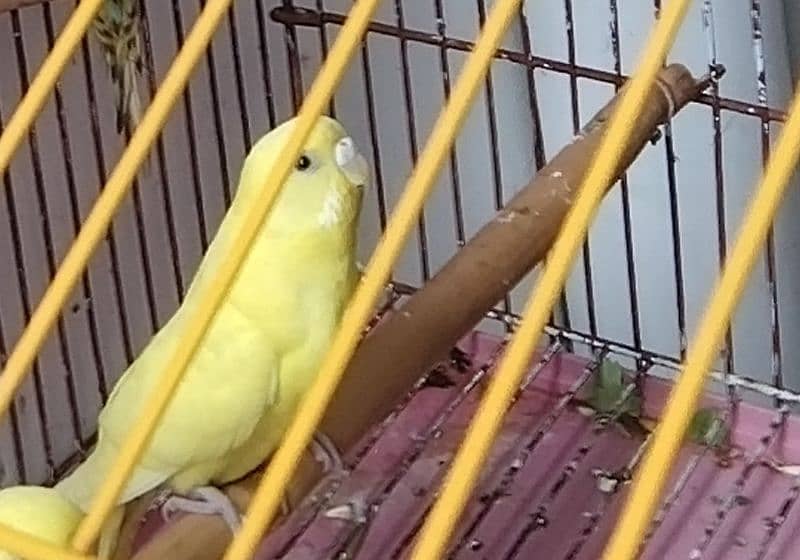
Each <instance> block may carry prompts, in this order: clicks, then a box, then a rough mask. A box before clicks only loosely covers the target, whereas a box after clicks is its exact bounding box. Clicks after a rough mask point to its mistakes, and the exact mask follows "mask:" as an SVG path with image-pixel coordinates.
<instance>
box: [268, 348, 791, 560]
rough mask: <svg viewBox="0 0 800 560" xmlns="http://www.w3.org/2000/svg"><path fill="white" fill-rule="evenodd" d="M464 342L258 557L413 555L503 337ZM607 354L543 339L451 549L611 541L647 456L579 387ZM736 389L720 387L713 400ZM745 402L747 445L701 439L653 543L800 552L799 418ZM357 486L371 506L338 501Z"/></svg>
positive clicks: (513, 549) (476, 552) (648, 385)
mask: <svg viewBox="0 0 800 560" xmlns="http://www.w3.org/2000/svg"><path fill="white" fill-rule="evenodd" d="M460 348H461V349H462V350H463V351H465V352H466V353H467V354H468V355H469V356H470V358H471V361H472V365H471V366H470V367H468V368H461V369H462V371H459V370H458V369H456V368H453V369H449V370H444V369H442V370H440V371H438V372H437V373H436V374H435V375H434V376H433V377H432V378H430V377H429V381H428V382H427V383H426V384H425V385H423V386H421V387H420V388H419V389H418V390H417V391H415V392H414V393H413V394H412V395H411V396H410V397H409V399H408V400H407V402H406V403H404V405H403V406H402V407H399V408H398V409H397V411H396V412H395V413H394V414H393V415H392V417H390V418H389V419H388V420H387V421H386V422H385V423H384V424H382V425H381V426H378V427H376V428H375V429H374V430H373V433H371V434H370V435H369V436H367V437H366V438H365V439H364V441H363V442H362V444H361V445H360V446H357V447H356V449H354V450H353V451H352V452H351V454H350V455H349V457H348V458H347V459H348V461H347V462H348V464H349V466H350V467H351V472H350V474H349V475H348V476H347V477H346V478H344V479H343V480H342V481H341V482H340V483H336V482H331V483H329V487H328V489H329V492H328V493H327V495H326V497H325V499H318V500H310V501H309V503H307V504H305V505H304V506H303V507H301V508H299V509H298V510H297V511H295V513H294V514H293V515H292V516H291V517H290V518H289V519H288V520H286V522H284V523H283V524H282V525H281V526H279V527H277V528H276V529H275V530H274V531H273V532H272V533H271V534H270V535H269V537H268V538H267V539H265V541H264V542H263V544H262V546H261V549H260V551H259V553H258V556H257V558H258V560H267V559H273V558H281V559H286V560H310V559H330V558H342V559H344V558H350V559H352V558H357V559H362V560H369V559H390V558H406V557H408V555H409V553H410V545H411V543H412V540H413V538H414V536H415V534H416V532H417V530H418V529H419V527H420V524H421V523H422V520H423V517H424V514H425V513H426V512H427V511H428V508H429V507H430V505H431V503H432V499H433V497H434V492H435V491H436V489H437V487H438V485H439V483H440V482H441V479H442V477H443V475H444V474H445V469H446V467H447V465H448V464H449V462H450V460H451V458H452V457H453V454H454V452H455V450H456V449H457V446H458V444H459V442H460V441H461V438H462V437H463V434H464V431H465V429H466V427H467V426H468V423H469V421H470V419H471V418H472V416H473V414H474V411H475V408H476V406H477V404H478V402H479V401H480V399H481V397H482V393H483V389H484V387H485V385H486V381H487V378H488V377H489V376H490V375H491V373H492V369H491V365H492V364H493V363H494V358H496V356H497V354H498V352H499V351H500V350H501V349H502V343H501V341H500V340H499V339H496V338H494V337H490V336H487V335H484V334H481V333H474V334H472V335H471V336H470V337H468V338H467V339H465V340H464V341H462V343H461V345H460ZM596 367H597V361H587V360H584V359H581V358H578V357H576V356H575V355H572V354H569V353H566V352H564V351H563V350H561V349H560V348H558V347H556V346H554V347H551V348H548V349H546V350H544V351H543V352H541V353H540V354H539V355H537V357H536V358H535V359H534V361H533V364H532V366H531V371H532V372H533V371H536V372H538V374H537V375H536V377H535V379H534V380H533V381H531V382H529V383H528V384H527V385H523V389H522V390H521V391H520V392H519V395H518V398H517V400H516V402H515V404H514V405H513V407H512V409H511V410H510V412H509V414H508V415H507V416H506V419H505V422H504V425H503V429H502V433H501V435H500V437H499V438H497V440H496V442H495V445H494V448H493V452H492V454H491V458H490V461H489V463H488V465H487V466H486V468H485V469H484V475H483V477H482V479H481V482H480V484H479V488H478V490H477V491H476V493H475V494H474V495H473V498H472V500H471V501H470V503H469V505H468V507H467V509H466V512H465V515H464V516H463V517H462V520H461V522H460V524H459V526H458V531H457V536H456V540H455V541H454V542H455V543H456V544H454V545H453V548H452V549H451V554H450V555H449V557H450V558H456V559H472V560H477V559H481V560H482V559H493V560H494V559H501V558H508V559H510V558H547V559H548V560H551V559H553V560H557V559H575V560H578V559H583V560H596V559H597V558H599V557H600V554H601V551H602V547H603V545H604V544H605V542H606V540H607V538H608V536H609V534H610V532H611V531H612V529H613V526H614V521H615V519H616V516H617V514H618V512H619V509H620V507H621V505H622V503H623V498H624V497H625V495H626V493H627V490H628V488H629V486H628V485H627V484H624V483H619V484H614V482H613V481H615V480H623V479H624V475H625V473H626V472H627V469H629V468H630V467H631V466H633V465H635V463H636V461H637V457H640V456H641V454H640V452H641V451H642V449H643V445H642V444H643V442H644V440H645V435H644V433H639V434H631V433H627V432H625V431H623V430H620V429H618V428H615V427H613V426H612V427H606V428H605V429H599V428H598V427H597V425H596V423H595V422H594V420H593V419H592V418H590V417H587V416H586V415H584V414H582V413H581V412H580V411H579V410H578V408H577V407H576V406H575V404H574V402H573V399H572V398H571V397H572V396H574V395H575V393H576V392H577V391H578V390H579V389H580V387H581V386H582V385H583V384H584V383H585V382H586V381H587V380H588V379H589V378H590V376H591V375H592V373H593V371H594V370H595V368H596ZM376 375H377V374H376ZM669 386H670V385H669V383H667V382H664V381H662V380H659V379H656V378H652V377H648V378H646V381H645V382H644V392H645V397H646V401H645V413H646V414H645V415H646V416H648V417H657V415H658V412H659V410H660V408H661V407H662V406H663V403H664V401H665V399H666V396H667V392H668V390H669ZM726 402H727V401H726V400H724V399H722V400H719V399H718V398H717V397H714V396H712V395H709V396H708V397H707V402H706V403H705V404H709V403H716V404H717V405H721V406H725V404H726ZM734 411H735V412H734V413H733V416H732V419H733V424H734V432H733V443H734V446H735V449H736V451H737V453H735V454H734V455H733V458H732V459H731V460H730V461H721V460H719V459H718V458H717V457H716V456H715V454H714V453H713V452H711V451H709V450H707V449H705V448H703V447H702V446H699V445H695V444H692V443H687V444H686V445H685V446H684V447H683V449H682V452H681V456H680V459H679V464H678V466H677V468H675V469H674V470H673V473H672V476H671V480H670V483H669V486H668V491H667V497H666V498H665V500H664V501H663V502H662V507H661V510H660V511H659V514H658V516H657V525H655V526H654V527H655V528H654V531H653V532H652V534H651V536H650V538H649V539H648V541H647V543H646V547H645V549H644V554H643V556H642V557H643V558H646V559H653V560H655V559H663V558H688V559H696V558H704V559H705V558H707V559H722V558H725V559H755V558H764V559H767V558H768V559H782V558H789V557H795V556H796V555H797V553H798V552H800V508H798V507H793V506H794V503H795V501H796V499H797V497H798V495H799V494H800V476H798V475H800V467H794V466H793V465H796V464H798V463H800V438H798V435H800V423H798V419H796V418H794V417H791V416H788V415H785V414H782V413H781V412H780V411H776V410H771V409H767V408H758V407H755V406H751V405H748V404H744V403H740V404H739V405H738V406H737V407H735V409H734ZM776 465H778V466H780V467H781V468H776ZM323 494H324V489H321V490H320V491H319V492H318V493H317V494H316V496H322V495H323ZM349 502H352V503H357V504H362V505H363V504H368V505H369V507H367V508H366V509H365V510H364V511H365V512H366V516H365V522H362V523H358V522H357V521H349V520H343V519H337V518H331V517H328V516H326V514H325V512H326V511H329V510H330V508H334V507H336V506H340V505H344V504H347V503H349ZM362 521H364V520H363V519H362Z"/></svg>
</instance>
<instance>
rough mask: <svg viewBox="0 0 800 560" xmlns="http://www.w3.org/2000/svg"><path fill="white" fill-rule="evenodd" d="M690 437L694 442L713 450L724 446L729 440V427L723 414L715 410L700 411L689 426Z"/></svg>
mask: <svg viewBox="0 0 800 560" xmlns="http://www.w3.org/2000/svg"><path fill="white" fill-rule="evenodd" d="M688 436H689V439H691V440H692V441H693V442H695V443H699V444H700V445H706V446H708V447H711V448H717V447H720V446H722V445H724V444H725V442H726V441H727V438H728V426H726V425H725V420H724V418H723V415H722V412H721V411H720V410H718V409H715V408H701V409H700V410H698V411H697V412H696V413H695V415H694V416H693V417H692V421H691V423H690V424H689V431H688Z"/></svg>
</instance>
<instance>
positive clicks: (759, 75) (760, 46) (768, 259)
mask: <svg viewBox="0 0 800 560" xmlns="http://www.w3.org/2000/svg"><path fill="white" fill-rule="evenodd" d="M750 23H751V29H752V33H753V56H754V57H755V63H756V87H757V89H758V103H759V105H761V106H762V107H766V106H767V105H768V104H769V98H768V96H767V70H766V57H765V54H764V35H763V31H762V27H761V0H751V2H750ZM770 128H771V127H770V122H769V120H768V119H761V158H762V170H763V169H766V166H767V163H768V162H769V151H770ZM764 260H765V264H766V270H767V289H768V290H769V306H770V335H771V336H770V339H771V342H772V354H771V356H770V369H771V374H772V383H773V384H774V385H775V386H776V387H780V388H783V360H782V359H781V324H780V315H779V310H778V278H777V269H776V265H775V228H774V226H770V228H769V232H768V233H767V247H766V254H765V255H764ZM775 405H776V406H780V403H778V402H776V403H775Z"/></svg>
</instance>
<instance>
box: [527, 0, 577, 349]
mask: <svg viewBox="0 0 800 560" xmlns="http://www.w3.org/2000/svg"><path fill="white" fill-rule="evenodd" d="M519 26H520V36H521V38H522V50H523V52H524V54H525V56H526V57H527V62H526V63H525V74H526V75H527V78H528V104H529V105H530V111H531V122H532V123H533V157H534V163H535V164H536V172H537V173H538V172H539V171H540V170H541V169H542V168H543V167H544V166H545V164H546V163H547V159H546V156H545V148H544V135H543V134H542V119H541V114H540V112H539V100H538V95H537V90H536V76H535V75H534V65H533V64H531V62H530V61H532V60H533V50H532V45H531V33H530V29H529V27H528V16H527V15H526V14H525V3H523V4H522V5H521V6H520V9H519ZM544 260H545V262H546V261H547V256H545V259H544ZM556 311H558V313H556ZM556 314H558V315H559V317H558V319H556ZM558 322H560V323H561V324H562V325H563V326H564V327H565V328H567V329H569V328H570V326H571V322H570V318H569V303H568V302H567V294H566V292H565V291H564V290H562V291H561V295H560V296H559V301H558V305H557V309H554V310H553V312H552V313H551V314H550V324H551V325H556V324H557V323H558ZM565 342H566V345H567V350H570V351H571V350H572V348H571V345H572V343H571V342H569V341H565Z"/></svg>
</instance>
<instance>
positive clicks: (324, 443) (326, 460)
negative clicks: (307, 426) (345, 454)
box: [311, 432, 345, 474]
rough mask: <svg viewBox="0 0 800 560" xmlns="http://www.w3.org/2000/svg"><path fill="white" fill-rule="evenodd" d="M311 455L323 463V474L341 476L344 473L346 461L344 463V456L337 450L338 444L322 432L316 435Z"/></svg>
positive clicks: (312, 443)
mask: <svg viewBox="0 0 800 560" xmlns="http://www.w3.org/2000/svg"><path fill="white" fill-rule="evenodd" d="M311 453H312V454H313V455H314V459H316V460H317V461H319V462H320V463H322V472H323V473H325V474H340V473H342V472H344V470H345V467H344V461H342V455H341V454H340V453H339V450H338V449H337V448H336V444H334V443H333V442H332V441H331V439H330V438H329V437H328V436H326V435H325V434H323V433H322V432H317V433H316V434H315V435H314V439H313V440H312V441H311Z"/></svg>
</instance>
